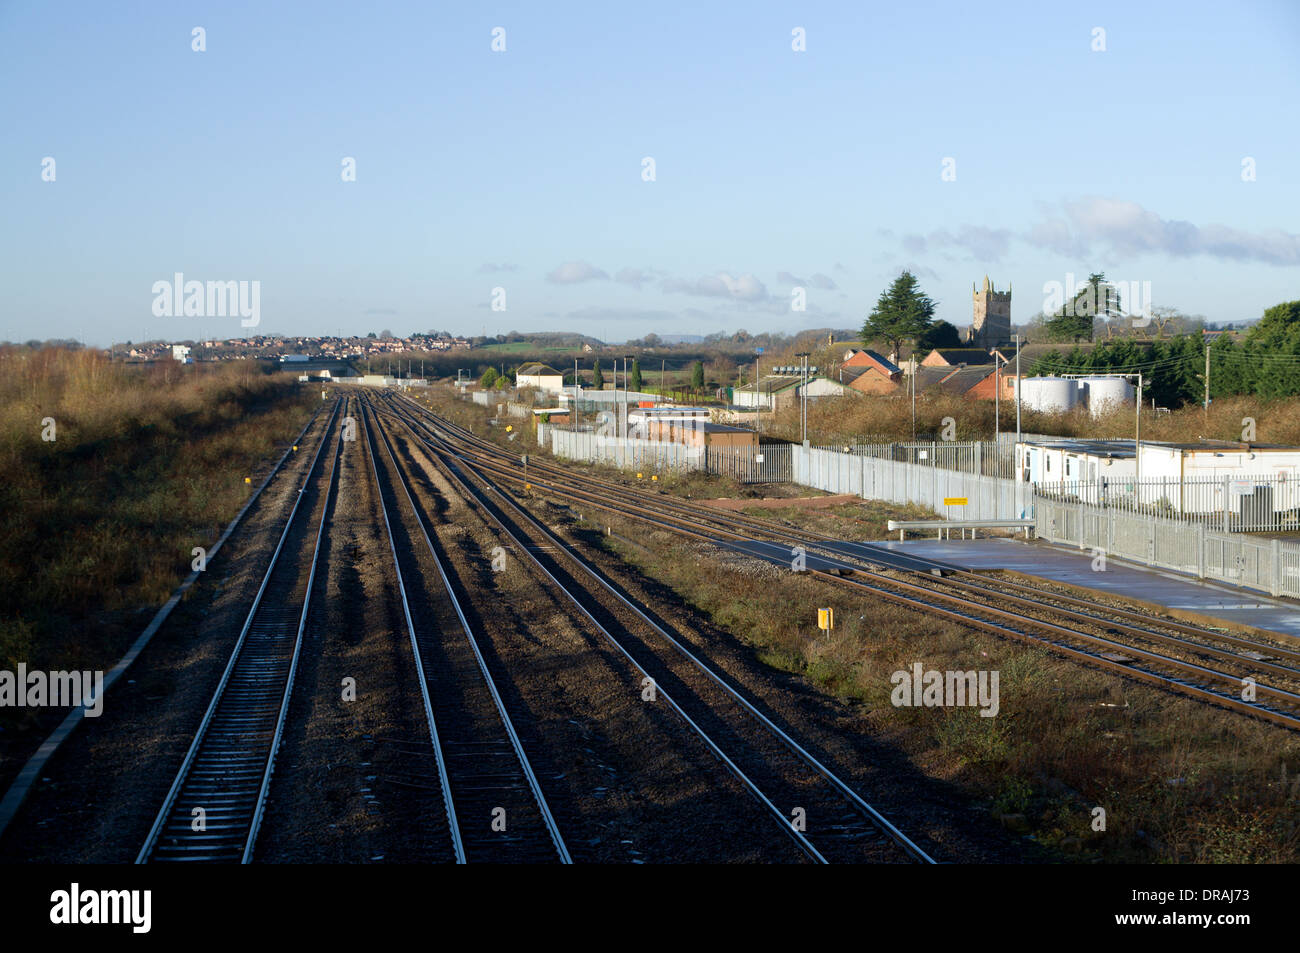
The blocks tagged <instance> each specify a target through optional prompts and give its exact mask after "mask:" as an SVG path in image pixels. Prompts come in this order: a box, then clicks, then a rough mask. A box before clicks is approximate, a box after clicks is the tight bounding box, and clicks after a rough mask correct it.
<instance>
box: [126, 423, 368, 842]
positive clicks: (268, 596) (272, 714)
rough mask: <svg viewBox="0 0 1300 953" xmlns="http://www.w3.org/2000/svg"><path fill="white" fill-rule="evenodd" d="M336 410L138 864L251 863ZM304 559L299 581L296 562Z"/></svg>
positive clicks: (303, 619) (304, 600) (323, 509)
mask: <svg viewBox="0 0 1300 953" xmlns="http://www.w3.org/2000/svg"><path fill="white" fill-rule="evenodd" d="M343 404H344V401H343V400H342V399H340V400H336V402H335V405H334V410H333V413H332V415H331V417H330V420H329V422H328V424H327V425H326V427H325V429H324V432H323V433H322V435H321V438H320V441H319V442H318V443H317V446H316V450H315V453H314V454H313V456H312V460H311V464H310V465H309V466H308V468H307V474H306V476H305V477H304V480H303V485H302V487H301V488H300V489H299V490H298V494H297V498H296V499H295V501H294V505H293V508H292V510H291V511H290V513H289V516H288V518H287V519H286V520H285V526H284V531H283V532H282V533H281V535H280V539H279V542H278V543H277V544H276V547H275V551H274V552H273V553H272V556H271V562H270V565H269V566H268V567H267V570H266V574H265V575H264V576H263V578H262V583H261V586H260V587H259V588H258V591H257V594H256V596H254V598H253V603H252V606H251V608H250V609H249V612H248V616H247V618H246V619H245V621H244V624H243V627H242V629H241V630H240V633H239V637H238V639H237V640H236V642H235V647H234V650H233V651H232V652H231V655H230V661H229V662H228V663H227V665H226V668H225V671H224V672H223V673H222V676H221V680H220V682H219V683H218V685H217V688H216V691H215V692H214V693H213V697H212V701H211V703H210V704H209V705H208V708H207V711H206V712H205V713H204V716H203V719H202V721H201V723H200V724H199V727H198V730H197V731H196V732H195V734H194V740H193V741H192V742H191V744H190V747H189V750H188V751H187V752H186V754H185V758H184V760H183V761H182V763H181V766H180V770H179V771H178V772H177V774H176V779H175V780H174V781H173V782H172V786H171V789H170V790H169V791H168V793H167V796H166V798H165V800H164V802H163V805H162V808H161V809H160V810H159V812H158V815H157V818H156V819H155V820H154V823H153V826H152V828H151V829H150V831H149V835H148V837H147V839H146V841H145V843H144V846H143V847H141V849H140V853H139V855H138V856H137V858H136V862H137V863H158V862H171V861H180V862H191V863H194V862H208V863H223V862H224V863H248V862H249V860H250V859H251V858H252V853H253V845H254V843H255V841H256V839H257V830H258V827H259V825H260V823H261V818H262V813H263V810H264V808H265V804H266V796H267V792H268V791H269V789H270V784H271V775H272V771H273V769H274V767H275V755H276V750H277V749H278V747H279V743H280V737H281V734H282V733H283V730H284V721H285V715H286V712H287V710H288V706H289V698H290V694H291V692H292V690H293V679H294V673H295V671H296V668H297V664H298V655H299V651H300V649H301V647H302V640H303V632H304V630H305V628H306V625H307V614H308V611H309V609H310V605H311V596H312V586H313V583H314V581H315V576H316V558H317V554H318V553H319V551H320V541H321V538H322V536H323V534H324V532H325V527H326V524H327V522H328V518H329V512H330V508H331V503H332V501H333V498H334V488H335V485H336V482H337V481H336V475H337V469H338V467H337V464H338V459H339V456H340V454H341V453H342V449H343V437H344V429H345V427H344V426H337V427H336V425H338V424H339V423H340V422H339V415H340V410H341V409H342V407H343ZM344 424H346V421H345V422H344ZM336 430H337V436H335V437H333V438H332V437H331V435H332V434H334V433H335V432H336ZM327 446H329V447H331V448H332V449H331V452H330V454H329V465H328V470H326V471H324V472H323V481H324V486H323V488H319V487H318V488H317V489H316V492H315V494H314V496H315V498H316V499H315V501H314V502H313V503H312V504H311V505H309V506H306V507H304V505H303V501H304V499H306V498H307V496H308V493H309V490H310V489H311V487H312V484H313V479H314V477H315V475H316V472H317V469H318V466H319V465H320V464H321V457H322V454H323V452H324V450H325V448H326V447H327ZM317 503H319V507H320V518H319V520H318V522H317V525H316V527H315V533H314V535H313V534H312V533H311V527H310V526H308V525H304V524H305V523H306V519H307V514H308V513H309V512H310V510H312V509H314V508H315V506H316V504H317ZM296 535H300V536H301V537H302V539H301V541H296V542H297V545H293V544H291V543H290V539H291V537H294V536H296ZM307 554H309V557H308V558H309V568H308V569H307V571H306V573H305V576H304V573H303V572H302V567H301V565H300V564H299V560H296V559H295V558H294V557H295V556H306V555H307Z"/></svg>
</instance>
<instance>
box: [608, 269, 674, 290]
mask: <svg viewBox="0 0 1300 953" xmlns="http://www.w3.org/2000/svg"><path fill="white" fill-rule="evenodd" d="M662 277H664V272H662V271H658V270H656V269H654V268H632V267H627V268H620V269H619V270H618V274H616V275H614V280H615V281H617V282H618V283H619V284H623V285H631V286H632V287H633V288H636V289H638V290H639V289H640V288H641V286H642V285H644V284H647V283H649V282H651V281H655V280H656V279H658V278H662Z"/></svg>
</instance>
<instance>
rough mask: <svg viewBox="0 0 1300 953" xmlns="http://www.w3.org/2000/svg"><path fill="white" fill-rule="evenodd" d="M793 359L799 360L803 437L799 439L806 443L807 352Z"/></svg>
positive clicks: (800, 412) (800, 413) (800, 419)
mask: <svg viewBox="0 0 1300 953" xmlns="http://www.w3.org/2000/svg"><path fill="white" fill-rule="evenodd" d="M795 357H797V358H799V421H800V426H801V428H802V434H803V436H802V437H801V438H800V439H801V440H802V441H803V442H804V443H807V442H808V352H807V351H800V352H799V353H798V354H796V355H795Z"/></svg>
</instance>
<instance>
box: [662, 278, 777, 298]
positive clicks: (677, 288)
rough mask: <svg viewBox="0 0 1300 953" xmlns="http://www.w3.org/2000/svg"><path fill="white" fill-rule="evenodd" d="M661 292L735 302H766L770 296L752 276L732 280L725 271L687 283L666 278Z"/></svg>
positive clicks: (762, 285) (764, 287)
mask: <svg viewBox="0 0 1300 953" xmlns="http://www.w3.org/2000/svg"><path fill="white" fill-rule="evenodd" d="M663 290H664V291H665V292H667V293H669V294H674V293H675V294H687V295H697V296H700V297H709V298H732V299H734V300H736V301H749V302H758V301H767V300H769V298H770V296H769V295H768V293H767V288H766V286H764V284H763V282H761V281H759V280H758V279H757V278H756V277H754V276H753V275H752V274H746V275H741V276H739V277H736V278H733V277H732V276H731V275H729V274H728V273H727V272H725V271H720V272H718V273H717V274H716V275H705V276H704V277H702V278H696V279H695V280H694V281H688V280H685V279H682V278H667V279H665V280H664V282H663Z"/></svg>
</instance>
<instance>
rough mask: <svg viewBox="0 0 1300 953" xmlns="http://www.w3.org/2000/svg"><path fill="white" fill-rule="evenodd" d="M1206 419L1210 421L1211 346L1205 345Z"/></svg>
mask: <svg viewBox="0 0 1300 953" xmlns="http://www.w3.org/2000/svg"><path fill="white" fill-rule="evenodd" d="M1205 419H1206V420H1207V421H1208V420H1209V419H1210V345H1209V342H1206V345H1205Z"/></svg>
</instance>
